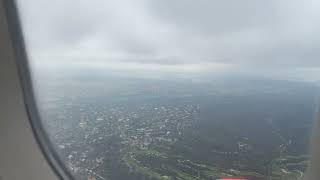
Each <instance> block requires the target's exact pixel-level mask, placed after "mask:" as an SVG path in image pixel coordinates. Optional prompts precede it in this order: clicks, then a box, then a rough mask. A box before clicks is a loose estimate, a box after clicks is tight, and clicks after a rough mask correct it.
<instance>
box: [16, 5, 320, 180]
mask: <svg viewBox="0 0 320 180" xmlns="http://www.w3.org/2000/svg"><path fill="white" fill-rule="evenodd" d="M319 5H320V4H319V2H316V1H309V0H306V1H287V0H284V1H281V2H280V1H277V0H268V1H250V0H244V1H238V0H228V1H211V0H202V1H189V0H185V1H178V0H170V1H169V0H167V1H165V0H164V1H154V0H138V1H130V0H123V1H109V0H106V1H61V0H57V1H37V0H30V1H22V0H18V6H19V12H20V18H21V20H22V28H23V32H24V36H25V41H26V46H27V51H28V56H29V60H30V62H29V63H30V67H31V72H32V78H33V85H34V90H35V93H36V100H37V104H38V109H39V111H40V115H41V119H42V123H43V125H44V127H45V130H46V132H47V133H48V135H49V137H50V141H51V143H52V144H53V146H54V147H55V151H56V152H57V153H58V154H59V157H60V158H61V160H62V161H63V162H64V163H65V164H66V167H67V168H68V170H69V171H70V172H71V173H72V174H73V175H74V176H75V177H76V179H80V180H119V179H120V180H122V179H124V180H128V179H130V180H141V179H145V180H149V179H152V180H154V179H164V180H165V179H177V180H179V179H180V180H182V179H183V180H184V179H186V180H188V179H208V180H209V179H210V180H211V179H212V180H213V179H226V178H229V179H250V180H270V179H272V180H287V179H295V180H301V179H302V178H303V176H304V172H305V170H306V168H307V164H308V162H309V153H308V146H309V144H308V142H309V136H310V131H311V128H312V123H313V119H314V114H315V113H314V112H315V104H317V102H316V99H317V95H318V92H319V89H318V85H319V82H320V81H319V80H320V71H319V70H320V61H319V57H320V56H319V55H320V54H319V52H320V51H319V49H318V48H317V47H320V38H319V35H318V33H319V27H320V21H319V18H318V17H320V11H319V10H318V9H319V8H318V7H319Z"/></svg>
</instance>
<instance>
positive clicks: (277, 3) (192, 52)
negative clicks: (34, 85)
mask: <svg viewBox="0 0 320 180" xmlns="http://www.w3.org/2000/svg"><path fill="white" fill-rule="evenodd" d="M18 2H19V9H20V12H21V19H22V23H23V29H24V33H25V38H26V41H27V48H28V51H29V56H30V59H31V60H32V62H33V63H37V64H41V65H43V66H45V65H47V66H51V64H53V63H54V64H74V65H85V66H97V67H109V68H110V67H112V68H115V69H130V70H133V71H134V70H139V71H142V70H149V71H150V70H151V72H152V71H163V72H166V71H172V72H174V71H179V72H193V73H203V72H232V71H237V72H243V73H248V72H252V73H253V74H269V75H270V74H273V75H275V76H279V77H280V76H282V77H284V78H286V77H289V76H297V77H298V76H299V77H300V78H301V77H302V76H303V78H307V79H315V80H318V79H320V73H319V72H320V71H319V69H320V59H319V57H320V35H319V34H320V10H319V9H320V1H318V0H265V1H259V0H220V1H217V0H198V1H196V0H180V1H179V0H134V1H133V0H117V1H108V0H95V1H94V0H90V1H89V0H74V1H73V0H68V1H66V0H64V1H62V0H55V1H47V0H28V1H24V0H19V1H18ZM316 76H319V77H316Z"/></svg>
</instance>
